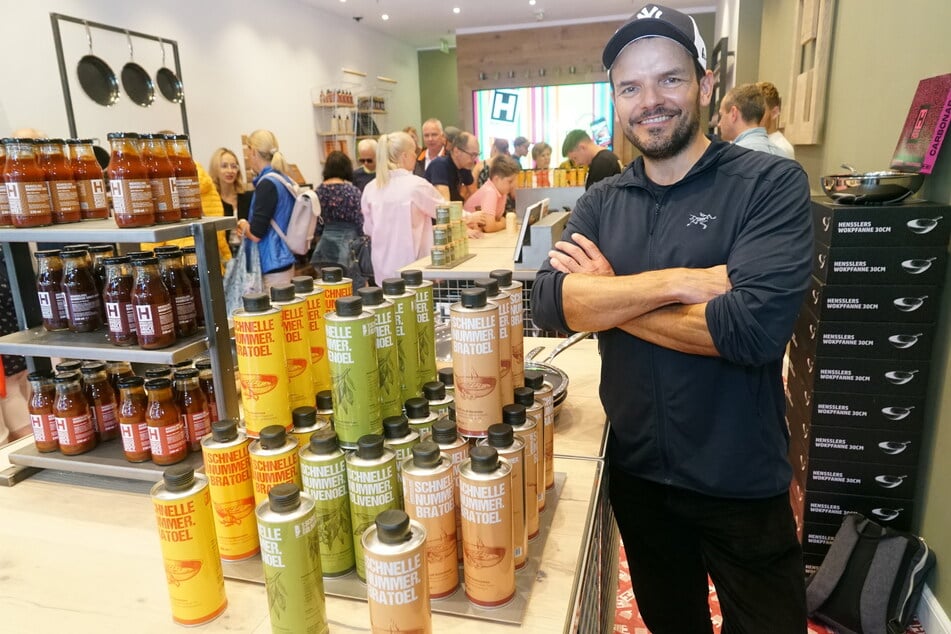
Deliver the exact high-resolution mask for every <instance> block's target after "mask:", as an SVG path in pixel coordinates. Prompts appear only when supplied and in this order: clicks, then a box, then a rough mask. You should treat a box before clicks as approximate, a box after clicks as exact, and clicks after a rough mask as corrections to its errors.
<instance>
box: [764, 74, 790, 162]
mask: <svg viewBox="0 0 951 634" xmlns="http://www.w3.org/2000/svg"><path fill="white" fill-rule="evenodd" d="M756 85H757V86H759V90H760V92H761V93H763V99H765V100H766V114H764V115H763V120H762V121H761V122H760V125H761V126H763V127H764V128H766V134H767V135H768V136H769V140H770V141H772V142H773V144H774V145H776V146H777V147H779V148H780V149H781V150H783V152H785V155H786V156H788V157H789V158H791V159H795V158H796V148H794V147H793V144H792V143H790V142H789V139H787V138H786V135H784V134H783V133H782V132H780V131H779V114H780V113H781V112H782V109H783V100H782V99H780V97H779V91H778V90H776V86H774V85H773V83H772V82H769V81H761V82H759V83H758V84H756Z"/></svg>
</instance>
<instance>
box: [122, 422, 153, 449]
mask: <svg viewBox="0 0 951 634" xmlns="http://www.w3.org/2000/svg"><path fill="white" fill-rule="evenodd" d="M119 434H120V435H121V436H122V449H123V450H124V451H127V452H128V453H141V452H143V451H145V450H146V449H148V448H149V446H150V445H151V442H150V441H149V427H148V425H146V424H145V423H120V424H119Z"/></svg>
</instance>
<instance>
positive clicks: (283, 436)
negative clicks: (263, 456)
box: [258, 425, 287, 449]
mask: <svg viewBox="0 0 951 634" xmlns="http://www.w3.org/2000/svg"><path fill="white" fill-rule="evenodd" d="M258 440H260V441H261V448H262V449H278V448H280V447H283V446H284V442H285V441H286V440H287V430H286V429H284V427H282V426H281V425H268V426H267V427H265V428H264V429H262V430H261V434H260V438H259V439H258Z"/></svg>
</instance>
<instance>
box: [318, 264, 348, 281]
mask: <svg viewBox="0 0 951 634" xmlns="http://www.w3.org/2000/svg"><path fill="white" fill-rule="evenodd" d="M320 279H321V280H322V281H324V282H340V281H341V280H343V269H342V268H340V267H339V266H325V267H323V268H322V269H320Z"/></svg>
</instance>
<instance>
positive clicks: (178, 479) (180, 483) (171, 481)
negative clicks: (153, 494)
mask: <svg viewBox="0 0 951 634" xmlns="http://www.w3.org/2000/svg"><path fill="white" fill-rule="evenodd" d="M162 481H163V482H165V488H166V489H168V490H169V491H184V490H185V489H187V488H189V487H191V485H192V483H194V482H195V469H194V468H192V467H189V466H188V465H183V464H181V465H175V466H174V467H169V468H168V469H166V470H165V471H164V472H162Z"/></svg>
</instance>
